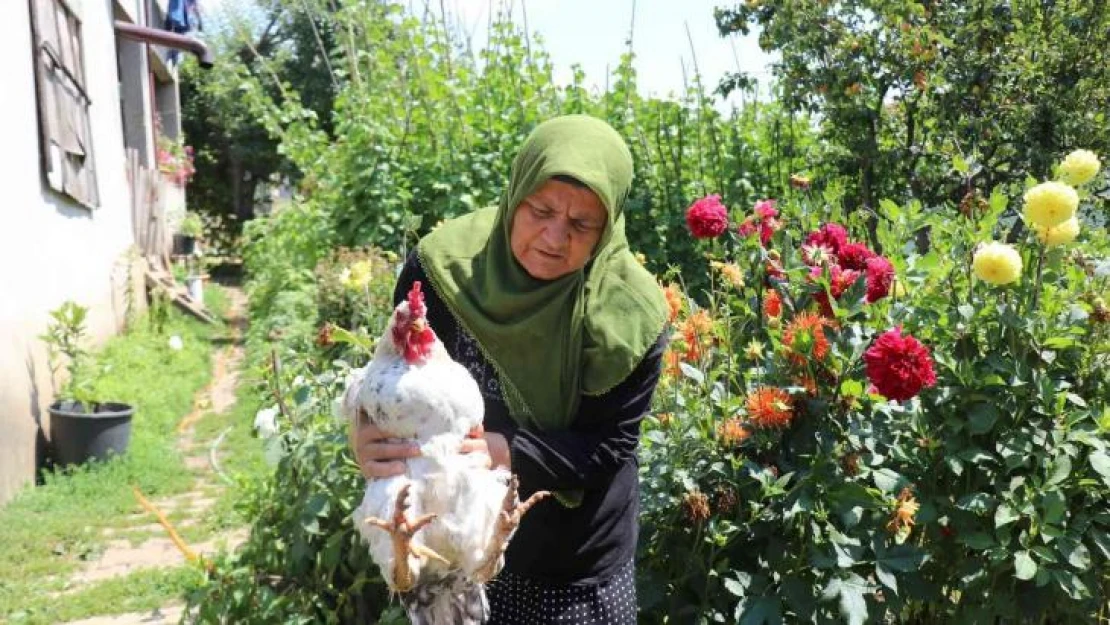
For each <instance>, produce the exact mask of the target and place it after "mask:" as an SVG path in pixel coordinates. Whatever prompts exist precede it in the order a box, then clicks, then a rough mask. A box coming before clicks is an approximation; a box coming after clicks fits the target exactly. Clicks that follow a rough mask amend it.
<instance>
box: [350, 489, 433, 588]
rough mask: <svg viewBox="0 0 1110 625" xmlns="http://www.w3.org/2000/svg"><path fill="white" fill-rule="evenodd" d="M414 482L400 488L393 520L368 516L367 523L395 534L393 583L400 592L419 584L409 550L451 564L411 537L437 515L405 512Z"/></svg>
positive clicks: (417, 554)
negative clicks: (409, 516)
mask: <svg viewBox="0 0 1110 625" xmlns="http://www.w3.org/2000/svg"><path fill="white" fill-rule="evenodd" d="M411 486H412V484H405V485H404V486H402V487H401V490H399V491H397V500H396V502H395V503H394V506H393V521H392V522H390V521H383V520H382V519H379V518H377V517H368V518H367V519H366V521H365V522H366V523H369V524H370V525H373V526H374V527H380V528H381V529H383V530H385V531H387V532H389V534H390V536H392V537H393V586H394V588H395V589H396V590H397V591H398V592H405V591H407V590H409V589H410V588H412V587H413V585H415V584H416V579H415V578H413V575H412V568H411V567H410V566H409V554H412V555H415V556H417V557H419V558H430V559H434V560H439V561H440V562H443V563H444V564H450V563H449V562H448V561H447V559H446V558H444V557H443V556H441V555H439V554H438V553H436V552H435V551H432V550H431V549H429V548H427V547H425V546H424V545H419V544H417V545H414V544H412V537H413V536H415V535H416V533H417V532H419V531H420V530H421V529H423V527H424V526H425V525H427V524H429V523H431V522H432V520H433V519H435V518H436V515H435V514H425V515H423V516H421V517H418V518H416V519H415V520H412V521H410V520H409V518H408V517H407V516H406V515H405V510H406V509H407V508H408V505H409V502H408V497H409V488H410V487H411Z"/></svg>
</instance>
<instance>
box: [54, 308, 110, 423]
mask: <svg viewBox="0 0 1110 625" xmlns="http://www.w3.org/2000/svg"><path fill="white" fill-rule="evenodd" d="M88 313H89V309H88V308H86V307H84V306H81V305H79V304H77V303H76V302H72V301H66V302H65V303H63V304H62V305H61V306H59V307H58V308H56V309H54V310H52V311H50V324H49V325H48V326H47V328H46V333H45V334H43V335H42V336H40V337H39V338H40V339H42V341H43V342H44V343H46V346H47V351H48V353H49V357H50V368H51V370H52V371H54V372H55V373H56V372H57V370H58V368H59V367H60V366H61V363H60V362H58V358H59V357H60V356H64V357H65V359H66V369H67V372H68V378H67V380H66V382H65V385H64V386H62V388H61V390H60V391H59V392H58V398H59V400H61V401H73V402H77V403H78V404H81V405H84V406H87V407H88V408H89V410H93V411H95V410H96V408H95V406H96V404H97V403H99V400H98V398H97V397H96V396H95V395H94V393H93V389H92V385H93V383H94V380H93V379H92V375H91V374H92V372H91V371H90V366H89V363H88V362H87V358H88V352H86V351H85V349H84V348H83V347H81V342H82V341H83V340H84V339H85V318H86V317H87V316H88Z"/></svg>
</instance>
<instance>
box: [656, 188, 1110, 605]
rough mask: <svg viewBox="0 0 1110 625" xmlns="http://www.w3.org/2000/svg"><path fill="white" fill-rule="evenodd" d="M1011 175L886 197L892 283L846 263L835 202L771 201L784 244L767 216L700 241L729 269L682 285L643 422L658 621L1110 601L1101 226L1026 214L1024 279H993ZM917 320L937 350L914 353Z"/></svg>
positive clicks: (856, 257)
mask: <svg viewBox="0 0 1110 625" xmlns="http://www.w3.org/2000/svg"><path fill="white" fill-rule="evenodd" d="M1005 198H1006V196H1005V195H1004V194H1003V193H1001V192H998V193H995V194H993V195H992V196H991V199H990V201H989V202H984V204H985V206H984V207H983V208H985V209H986V214H981V213H972V214H971V215H969V217H968V218H964V219H962V220H959V221H952V220H945V219H941V218H939V217H938V216H937V215H936V214H935V213H934V214H927V213H926V212H925V211H923V210H922V208H921V206H920V205H919V204H917V203H910V204H908V205H906V206H904V207H899V206H896V205H894V204H893V203H885V205H884V211H885V213H886V214H887V215H888V216H889V217H890V220H888V221H887V222H886V223H885V224H883V226H881V227H880V229H879V233H878V234H879V238H880V240H881V241H882V243H883V247H884V249H887V250H892V251H896V252H898V253H899V254H900V255H901V256H896V255H893V254H892V255H891V256H890V257H889V259H888V260H889V261H890V262H891V264H892V268H893V269H894V271H895V273H896V274H897V279H896V281H893V282H888V283H887V284H885V285H884V284H883V282H884V281H883V280H882V279H881V278H882V276H883V275H884V273H886V272H884V271H883V267H884V266H885V265H884V264H883V263H882V262H878V263H877V264H873V262H872V261H866V262H865V263H864V269H863V270H862V271H861V272H860V273H859V274H856V275H852V274H851V273H850V271H851V268H850V267H851V266H852V265H856V264H858V263H859V262H860V259H861V258H864V257H865V256H867V255H868V254H865V253H864V252H865V251H866V249H865V247H864V246H862V245H859V244H856V245H851V244H844V242H843V241H840V242H836V241H834V239H835V238H836V237H835V236H833V233H834V231H835V229H834V228H830V227H828V226H824V227H823V229H822V230H821V231H817V230H816V227H817V226H818V221H817V220H818V219H822V220H825V219H829V218H839V217H838V216H837V215H836V214H835V212H836V211H835V209H831V208H830V207H827V206H821V205H813V204H810V203H805V202H797V203H794V202H790V203H783V204H782V205H780V207H779V208H780V209H781V214H780V215H774V216H770V213H764V214H762V215H761V214H760V212H758V210H757V212H756V214H755V215H753V222H758V221H759V220H760V219H763V220H764V221H766V220H767V219H771V220H772V222H773V223H772V224H771V226H772V228H771V232H772V235H771V236H772V238H770V239H769V240H768V242H767V247H764V246H763V245H761V244H760V240H759V237H757V236H754V232H758V224H757V225H756V227H749V228H747V229H746V230H748V231H752V232H753V236H749V237H746V238H740V237H738V236H736V235H734V234H729V235H728V237H730V239H729V240H726V241H718V240H713V241H711V243H710V244H708V245H707V244H702V247H703V249H705V251H707V252H708V253H710V256H711V258H713V259H714V263H715V264H714V273H715V283H714V285H713V288H712V289H711V290H710V291H708V292H707V293H705V302H706V304H705V306H704V307H703V306H699V305H698V304H697V303H696V302H693V301H692V300H688V299H687V298H685V297H683V296H680V295H679V291H678V290H677V289H676V288H671V289H669V299H670V301H671V302H672V303H673V304H674V305H675V308H674V309H675V311H676V313H677V314H678V315H679V316H678V317H677V320H678V322H679V323H678V326H677V327H678V332H677V333H676V338H675V340H674V342H673V343H672V346H671V351H670V352H669V354H668V357H667V359H668V376H667V378H666V379H665V381H664V383H663V386H662V387H661V389H660V392H659V394H658V404H659V405H658V412H657V413H656V414H655V416H654V417H652V418H651V419H649V425H648V427H647V431H646V432H645V435H644V438H645V444H644V450H643V454H642V458H643V471H642V479H643V482H644V494H643V507H644V522H643V527H644V530H643V539H642V544H641V552H640V556H639V561H640V563H641V567H642V571H643V576H642V579H641V586H642V588H641V592H642V596H643V600H644V604H645V606H644V607H645V613H646V615H648V620H649V621H652V622H656V621H659V622H662V619H663V617H664V616H669V617H670V618H671V619H672V620H673V621H677V622H692V621H694V620H696V619H699V618H701V619H708V620H726V621H728V620H732V619H737V620H739V621H740V622H744V623H760V622H780V621H782V620H787V621H792V620H804V621H810V620H815V619H816V620H819V621H820V620H825V619H832V618H837V617H840V618H844V619H847V620H848V621H849V622H853V623H862V622H864V620H869V621H872V620H873V621H883V620H884V619H893V620H896V621H898V622H919V623H925V622H930V623H932V622H942V621H956V622H993V621H994V620H995V619H1002V620H1004V621H1006V622H1018V621H1026V620H1028V621H1035V622H1043V621H1044V619H1047V620H1048V621H1049V622H1075V621H1078V620H1089V619H1091V618H1093V614H1094V613H1095V612H1096V611H1097V610H1099V609H1100V608H1102V607H1103V606H1105V605H1107V600H1108V598H1110V594H1108V590H1110V589H1108V588H1107V587H1106V580H1105V579H1104V573H1103V572H1104V571H1105V570H1106V565H1107V560H1108V558H1110V544H1107V538H1108V536H1110V535H1108V534H1107V531H1108V530H1110V514H1107V513H1106V512H1105V510H1107V504H1108V503H1110V463H1108V462H1107V459H1108V458H1110V456H1107V443H1106V440H1105V433H1106V431H1107V428H1108V427H1110V406H1108V401H1107V400H1108V398H1110V393H1108V392H1107V390H1108V387H1107V385H1108V384H1110V374H1108V371H1110V370H1108V369H1107V368H1106V366H1105V364H1106V361H1107V360H1108V358H1107V355H1106V354H1107V346H1108V343H1107V341H1108V340H1110V325H1108V324H1107V321H1110V319H1108V317H1110V315H1107V312H1106V308H1105V304H1104V303H1101V304H1100V303H1099V301H1098V300H1097V298H1098V297H1100V294H1102V293H1104V292H1105V290H1106V288H1107V285H1108V282H1110V260H1108V259H1106V256H1105V255H1106V247H1105V242H1104V236H1105V235H1104V231H1101V230H1098V231H1096V232H1095V233H1093V234H1092V236H1091V237H1089V241H1088V242H1086V243H1079V244H1078V247H1079V248H1080V250H1081V251H1078V250H1077V251H1075V252H1072V251H1068V247H1067V246H1053V247H1047V246H1045V245H1044V244H1042V243H1040V242H1039V241H1038V240H1037V238H1036V237H1034V236H1032V235H1028V236H1027V239H1026V240H1024V241H1022V244H1021V245H1020V246H1019V247H1020V250H1021V252H1020V253H1021V256H1022V258H1021V262H1022V268H1021V269H1020V276H1021V280H1020V282H1019V283H1017V284H1016V285H1014V284H1010V285H1008V286H992V285H990V284H989V283H986V282H984V279H983V278H982V277H976V275H975V273H974V270H973V266H977V265H979V264H980V263H979V262H977V263H973V262H972V260H973V257H974V255H976V254H978V253H979V252H980V251H981V250H982V249H983V248H982V245H981V244H982V243H985V242H987V241H989V240H990V237H991V236H993V235H996V234H998V233H999V232H1000V231H1004V230H1006V229H1007V228H1008V225H1009V224H1004V223H1000V220H999V216H1000V215H1001V214H1003V212H1004V211H1005V209H1006V205H1007V202H1006V199H1005ZM784 225H785V227H784ZM922 229H927V230H928V231H929V232H930V234H931V236H930V240H931V243H932V247H931V249H930V250H929V251H928V252H927V253H925V254H920V253H919V252H918V251H917V248H916V246H915V245H914V244H913V243H912V241H913V233H916V232H918V231H921V230H922ZM852 231H853V232H855V233H860V232H863V231H864V228H863V225H862V224H861V223H859V222H858V220H857V221H856V222H854V225H853V228H852ZM806 233H811V234H806ZM907 241H910V243H906V242H907ZM870 254H873V252H871V253H870ZM1017 257H1018V256H1017V253H1015V254H1014V255H1013V257H1008V258H1010V260H1013V258H1017ZM1077 258H1082V259H1083V261H1084V262H1083V263H1077V262H1076V260H1075V259H1077ZM1096 258H1101V260H1095V259H1096ZM1007 262H1009V261H1007ZM857 266H858V265H857ZM886 275H888V276H889V273H886ZM979 275H980V276H990V275H993V274H990V273H980V274H979ZM873 291H874V292H873ZM884 291H885V292H886V293H888V294H887V295H886V296H883V297H879V295H881V293H882V292H884ZM1100 306H1101V308H1100ZM680 309H681V311H682V312H679V311H680ZM1100 310H1101V311H1102V312H1098V311H1100ZM895 328H896V329H897V331H896V332H897V333H898V334H891V332H892V329H895ZM899 334H900V336H913V337H915V339H916V340H918V341H920V342H921V343H922V344H923V346H924V349H926V350H928V351H929V352H931V357H930V358H928V359H924V358H922V357H921V356H920V353H918V358H916V359H914V358H907V360H906V361H905V362H899V360H898V359H897V358H894V357H895V356H897V355H898V354H912V353H914V350H913V349H910V348H911V347H912V346H907V345H904V344H902V343H901V338H899ZM877 344H878V345H880V347H879V348H876V345H877ZM892 358H893V360H891V359H892ZM926 362H928V363H931V364H930V365H929V366H926V364H925V363H926ZM930 367H931V368H932V371H927V370H928V369H930ZM875 387H878V389H876V388H875ZM918 392H919V393H920V394H918ZM883 394H886V397H884V396H883ZM895 398H896V399H895Z"/></svg>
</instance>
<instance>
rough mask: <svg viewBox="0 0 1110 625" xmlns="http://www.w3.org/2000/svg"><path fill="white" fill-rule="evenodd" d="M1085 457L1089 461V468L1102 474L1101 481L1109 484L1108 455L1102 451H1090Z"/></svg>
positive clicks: (1109, 462)
mask: <svg viewBox="0 0 1110 625" xmlns="http://www.w3.org/2000/svg"><path fill="white" fill-rule="evenodd" d="M1087 458H1088V460H1090V462H1091V468H1092V469H1094V470H1095V471H1098V474H1099V475H1101V476H1102V481H1103V482H1104V483H1105V484H1106V485H1107V486H1110V456H1107V455H1106V453H1105V452H1103V451H1092V452H1091V455H1090V456H1088V457H1087Z"/></svg>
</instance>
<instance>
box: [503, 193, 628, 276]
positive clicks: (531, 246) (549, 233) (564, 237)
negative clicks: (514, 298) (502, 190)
mask: <svg viewBox="0 0 1110 625" xmlns="http://www.w3.org/2000/svg"><path fill="white" fill-rule="evenodd" d="M607 223H608V216H607V214H606V210H605V206H604V205H603V204H602V203H601V199H600V198H598V197H597V195H596V194H595V193H594V192H593V191H591V190H590V189H588V188H585V187H578V186H575V185H573V184H569V183H566V182H562V181H560V180H554V179H551V180H548V181H547V182H545V183H543V184H542V185H541V186H540V188H539V189H536V191H535V192H534V193H533V194H532V195H529V196H528V197H526V198H524V201H523V202H521V203H520V205H519V206H517V207H516V210H514V211H513V223H512V228H511V229H510V236H509V245H510V247H511V248H512V250H513V256H515V257H516V260H517V262H519V263H520V264H521V266H522V267H524V270H525V271H527V272H528V275H530V276H532V277H533V278H536V279H537V280H554V279H556V278H561V277H563V276H565V275H567V274H569V273H573V272H575V271H578V270H579V269H581V268H583V267H585V266H586V263H587V262H589V260H590V256H591V255H592V254H593V251H594V247H595V246H596V245H597V242H598V241H599V240H600V239H601V235H602V233H604V232H605V226H606V224H607Z"/></svg>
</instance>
